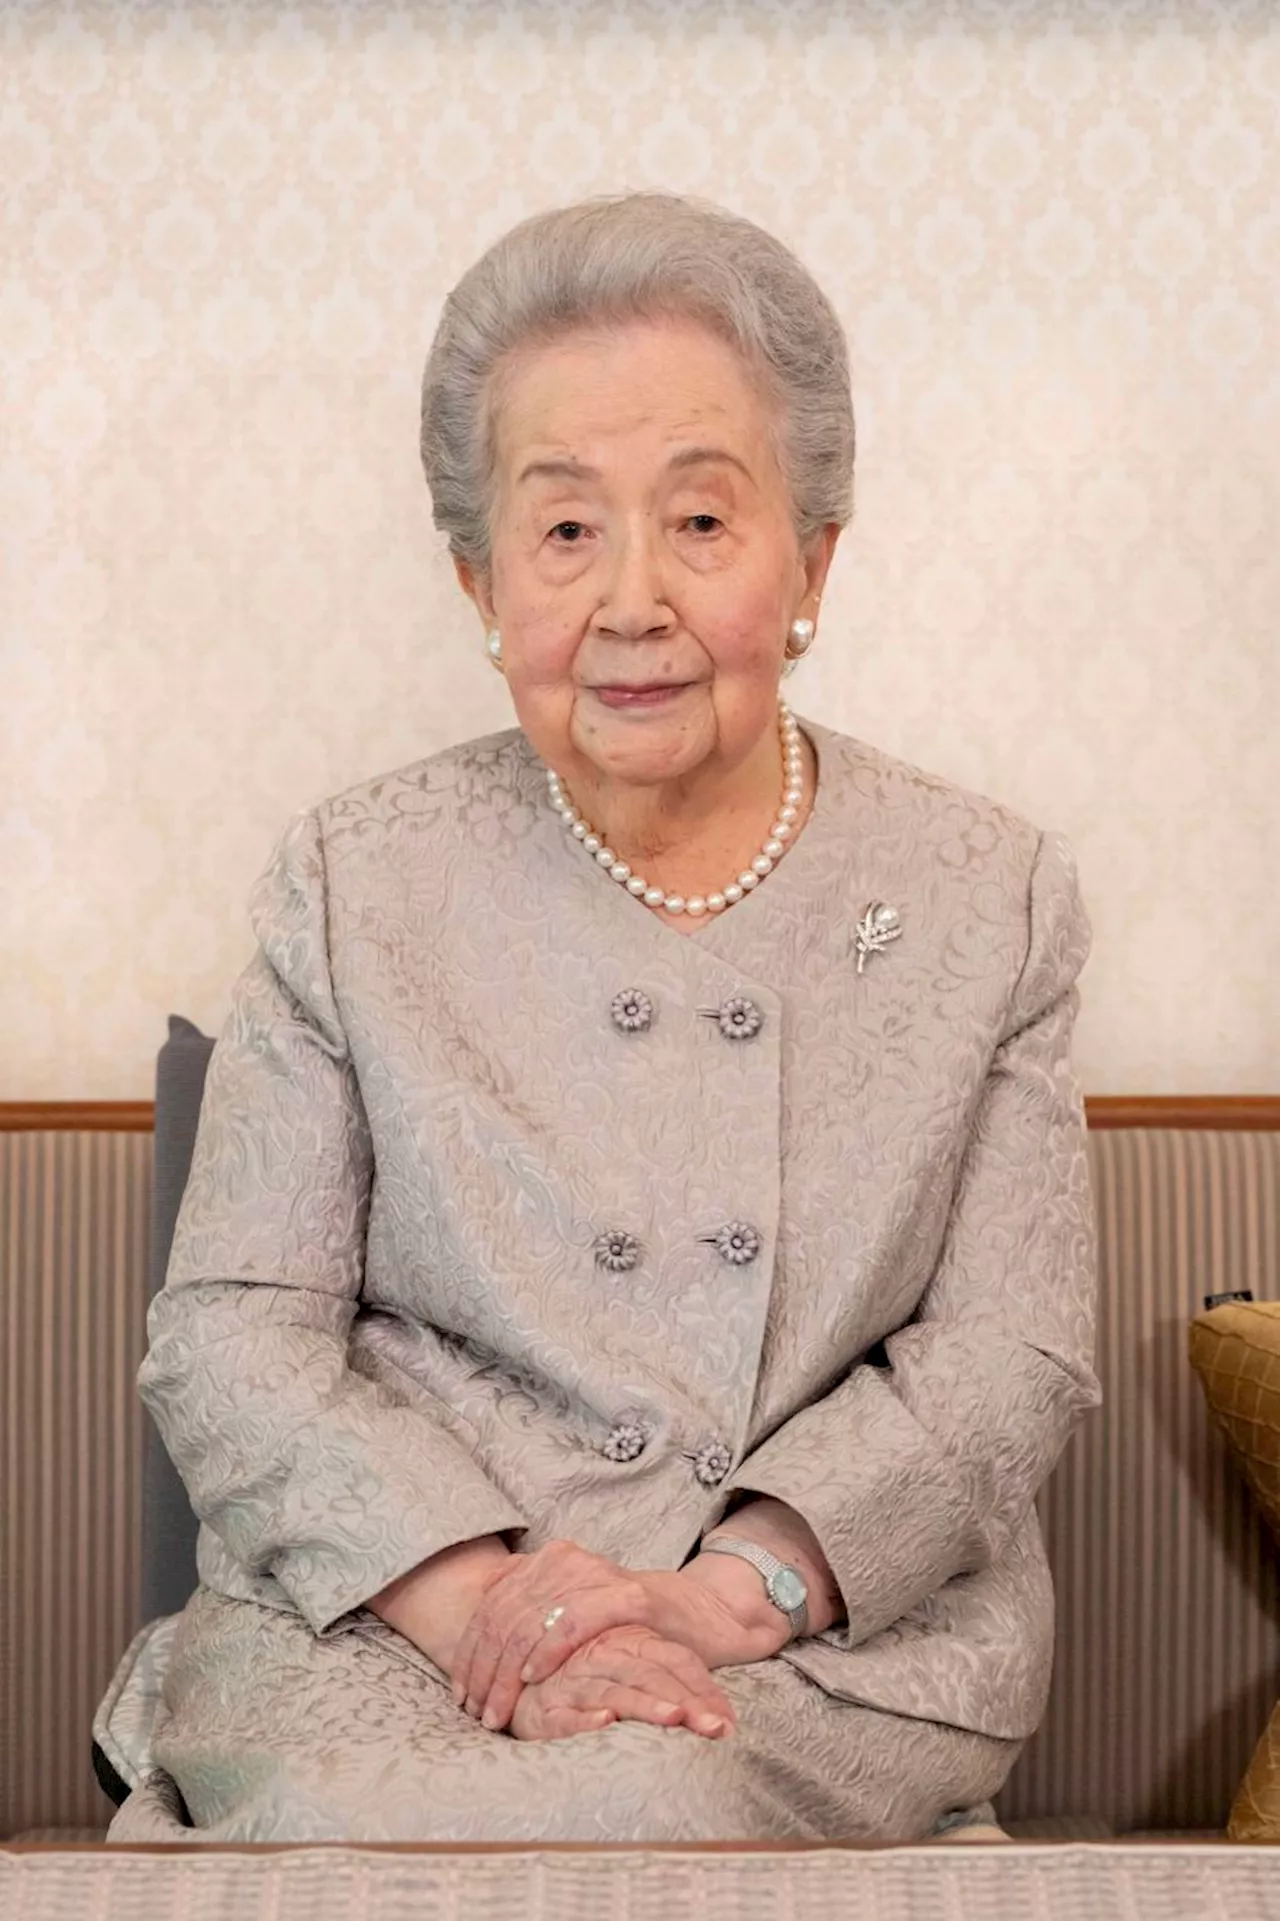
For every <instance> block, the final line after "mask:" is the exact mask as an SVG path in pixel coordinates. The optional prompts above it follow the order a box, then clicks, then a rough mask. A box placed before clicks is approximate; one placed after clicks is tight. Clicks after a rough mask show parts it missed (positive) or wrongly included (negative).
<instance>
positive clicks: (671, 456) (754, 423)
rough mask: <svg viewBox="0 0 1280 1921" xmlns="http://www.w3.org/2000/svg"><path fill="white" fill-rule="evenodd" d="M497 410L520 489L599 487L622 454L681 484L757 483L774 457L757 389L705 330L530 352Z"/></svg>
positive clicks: (650, 329)
mask: <svg viewBox="0 0 1280 1921" xmlns="http://www.w3.org/2000/svg"><path fill="white" fill-rule="evenodd" d="M495 400H496V406H495V413H494V424H495V429H496V439H497V446H498V453H499V459H500V462H501V464H502V465H503V466H504V468H506V470H507V475H508V479H509V480H510V481H512V482H513V483H518V484H521V485H529V484H533V483H535V482H537V481H538V480H544V481H545V480H554V479H562V480H566V481H572V480H574V479H580V480H591V479H595V478H599V477H601V475H602V473H603V471H604V469H605V468H607V467H608V466H609V465H610V464H611V462H612V460H613V459H616V458H617V449H618V447H619V445H620V444H623V443H625V444H626V445H627V446H628V447H629V448H633V449H635V448H640V447H643V448H645V450H646V452H647V454H648V455H649V457H650V458H652V459H660V460H661V461H662V463H663V464H664V465H670V466H671V469H672V471H673V473H689V472H692V471H695V470H698V469H701V470H702V471H704V472H705V471H709V470H711V469H713V468H718V469H719V470H720V471H722V472H725V473H732V472H733V471H735V470H736V471H739V472H746V473H751V472H753V471H754V470H755V468H756V467H757V466H758V464H759V462H760V460H761V459H762V458H763V457H765V455H766V453H767V443H768V433H767V428H768V419H767V411H766V408H765V406H764V402H763V398H762V396H761V394H760V393H759V391H758V388H757V386H756V383H755V382H754V381H753V380H752V379H751V378H750V375H749V373H748V371H747V369H746V367H745V365H744V364H743V362H742V360H741V358H740V356H739V355H738V354H737V353H736V352H735V351H734V349H733V348H732V347H730V346H729V345H728V344H727V343H726V342H725V341H723V340H720V339H718V338H717V337H716V336H715V335H714V334H712V333H711V332H709V331H708V330H707V329H706V328H704V327H700V326H697V325H696V323H680V324H676V323H673V322H661V321H655V322H643V321H642V322H637V323H634V324H632V325H629V326H627V327H625V328H621V327H618V328H610V329H608V330H604V329H593V330H590V331H586V330H584V331H582V332H579V333H574V334H568V335H564V336H562V337H560V338H559V339H556V340H553V341H549V342H546V343H542V344H540V345H539V346H537V347H531V348H528V349H525V350H523V351H522V352H521V353H520V354H519V355H517V356H515V357H513V361H512V364H511V365H510V366H509V367H507V368H506V369H505V370H504V377H503V379H502V381H501V383H500V387H499V389H498V392H497V394H496V395H495Z"/></svg>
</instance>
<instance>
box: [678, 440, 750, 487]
mask: <svg viewBox="0 0 1280 1921" xmlns="http://www.w3.org/2000/svg"><path fill="white" fill-rule="evenodd" d="M708 460H715V461H723V462H726V463H727V464H728V465H729V466H730V467H736V468H737V469H738V472H739V473H740V474H745V475H746V477H747V479H748V480H750V479H751V472H750V469H749V468H748V467H747V466H745V465H744V463H743V462H742V461H741V460H739V459H738V456H737V454H731V453H730V452H729V450H728V448H727V447H682V448H681V449H680V452H679V453H677V454H672V456H671V458H670V460H669V461H668V462H667V466H668V467H670V468H673V469H676V470H677V471H678V470H679V469H681V468H683V467H698V466H701V465H702V463H703V462H704V461H708Z"/></svg>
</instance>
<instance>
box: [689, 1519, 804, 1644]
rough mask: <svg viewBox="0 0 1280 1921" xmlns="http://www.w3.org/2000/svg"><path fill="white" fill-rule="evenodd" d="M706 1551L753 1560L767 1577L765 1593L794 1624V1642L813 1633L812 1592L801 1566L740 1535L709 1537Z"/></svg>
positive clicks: (709, 1535) (706, 1540)
mask: <svg viewBox="0 0 1280 1921" xmlns="http://www.w3.org/2000/svg"><path fill="white" fill-rule="evenodd" d="M702 1552H703V1553H704V1554H736V1555H737V1556H738V1557H739V1559H741V1560H743V1561H750V1563H751V1565H752V1567H753V1568H756V1569H757V1570H758V1571H759V1573H761V1574H762V1575H763V1576H764V1587H765V1593H766V1594H767V1595H768V1596H769V1599H770V1600H771V1601H772V1602H773V1605H774V1606H775V1607H776V1608H780V1609H781V1610H782V1612H783V1613H784V1614H785V1615H786V1617H787V1619H788V1621H790V1623H791V1633H792V1637H793V1639H799V1637H800V1636H801V1635H803V1634H807V1633H808V1632H809V1609H808V1605H807V1604H808V1600H809V1589H808V1586H807V1585H806V1582H805V1578H804V1576H803V1574H801V1572H800V1570H799V1568H798V1567H792V1566H790V1564H789V1563H788V1562H786V1561H780V1560H779V1559H778V1557H777V1555H776V1554H770V1552H769V1550H768V1548H767V1547H757V1545H756V1543H755V1542H754V1541H744V1540H742V1539H740V1537H739V1536H738V1535H736V1534H708V1536H707V1537H706V1539H705V1540H704V1541H703V1543H702Z"/></svg>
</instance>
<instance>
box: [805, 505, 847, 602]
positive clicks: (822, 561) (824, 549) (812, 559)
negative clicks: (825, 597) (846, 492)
mask: <svg viewBox="0 0 1280 1921" xmlns="http://www.w3.org/2000/svg"><path fill="white" fill-rule="evenodd" d="M841 531H842V530H841V527H840V523H839V521H837V520H829V521H828V522H827V523H826V525H825V527H820V528H819V529H818V531H817V533H816V534H815V535H814V536H813V538H812V540H811V541H810V542H809V545H808V547H807V548H806V550H805V554H804V597H805V600H806V601H808V600H810V599H813V600H815V601H817V600H820V599H821V597H822V590H823V588H824V587H825V586H826V584H827V574H828V573H829V571H830V568H831V562H832V559H833V558H834V556H835V551H836V542H837V541H838V540H839V538H840V534H841Z"/></svg>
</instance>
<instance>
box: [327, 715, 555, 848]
mask: <svg viewBox="0 0 1280 1921" xmlns="http://www.w3.org/2000/svg"><path fill="white" fill-rule="evenodd" d="M542 779H543V776H542V773H541V769H540V766H539V763H538V761H537V759H536V756H535V755H534V753H533V750H532V748H531V747H530V745H529V743H528V741H527V739H526V737H525V735H524V733H523V732H522V731H521V729H520V728H519V727H505V728H502V729H501V730H499V731H498V732H496V733H492V734H481V735H478V736H477V737H476V738H474V739H472V740H464V741H459V742H456V743H455V744H454V745H452V746H450V747H442V748H440V749H438V750H437V751H436V752H435V753H433V754H426V755H424V756H423V757H422V758H421V759H420V760H413V761H408V762H406V763H405V765H404V766H402V767H395V768H391V769H390V770H388V771H387V772H385V773H381V774H374V775H371V776H370V777H369V778H368V779H365V780H361V781H357V782H355V783H354V784H353V785H352V786H350V787H345V788H343V789H341V791H340V792H338V793H336V794H331V795H329V796H328V797H327V798H326V799H324V800H322V801H320V802H318V803H317V805H316V806H315V808H314V809H313V810H312V811H314V813H315V814H316V816H317V818H318V821H319V826H320V832H321V834H322V836H323V839H324V842H325V845H326V848H327V849H328V850H329V852H330V853H339V852H341V851H342V850H343V849H344V848H345V847H346V846H348V845H349V844H350V843H352V842H356V841H358V842H363V843H368V842H369V841H370V840H373V839H383V838H386V837H388V836H390V837H391V838H396V837H398V835H399V833H400V832H401V831H406V830H412V831H413V832H414V834H415V835H421V834H424V833H425V834H428V835H429V834H430V832H431V831H432V830H433V829H435V830H438V831H439V832H441V833H448V832H452V831H455V830H456V829H457V828H458V827H459V825H460V824H466V823H471V824H474V822H475V821H476V820H477V819H478V818H479V817H480V816H487V815H492V816H497V817H499V818H503V817H505V818H506V819H507V820H508V821H510V819H511V818H512V816H513V815H515V814H521V813H527V812H528V811H529V809H528V804H529V802H530V800H531V799H533V798H534V796H535V795H536V794H537V792H538V787H539V782H540V781H541V780H542Z"/></svg>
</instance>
